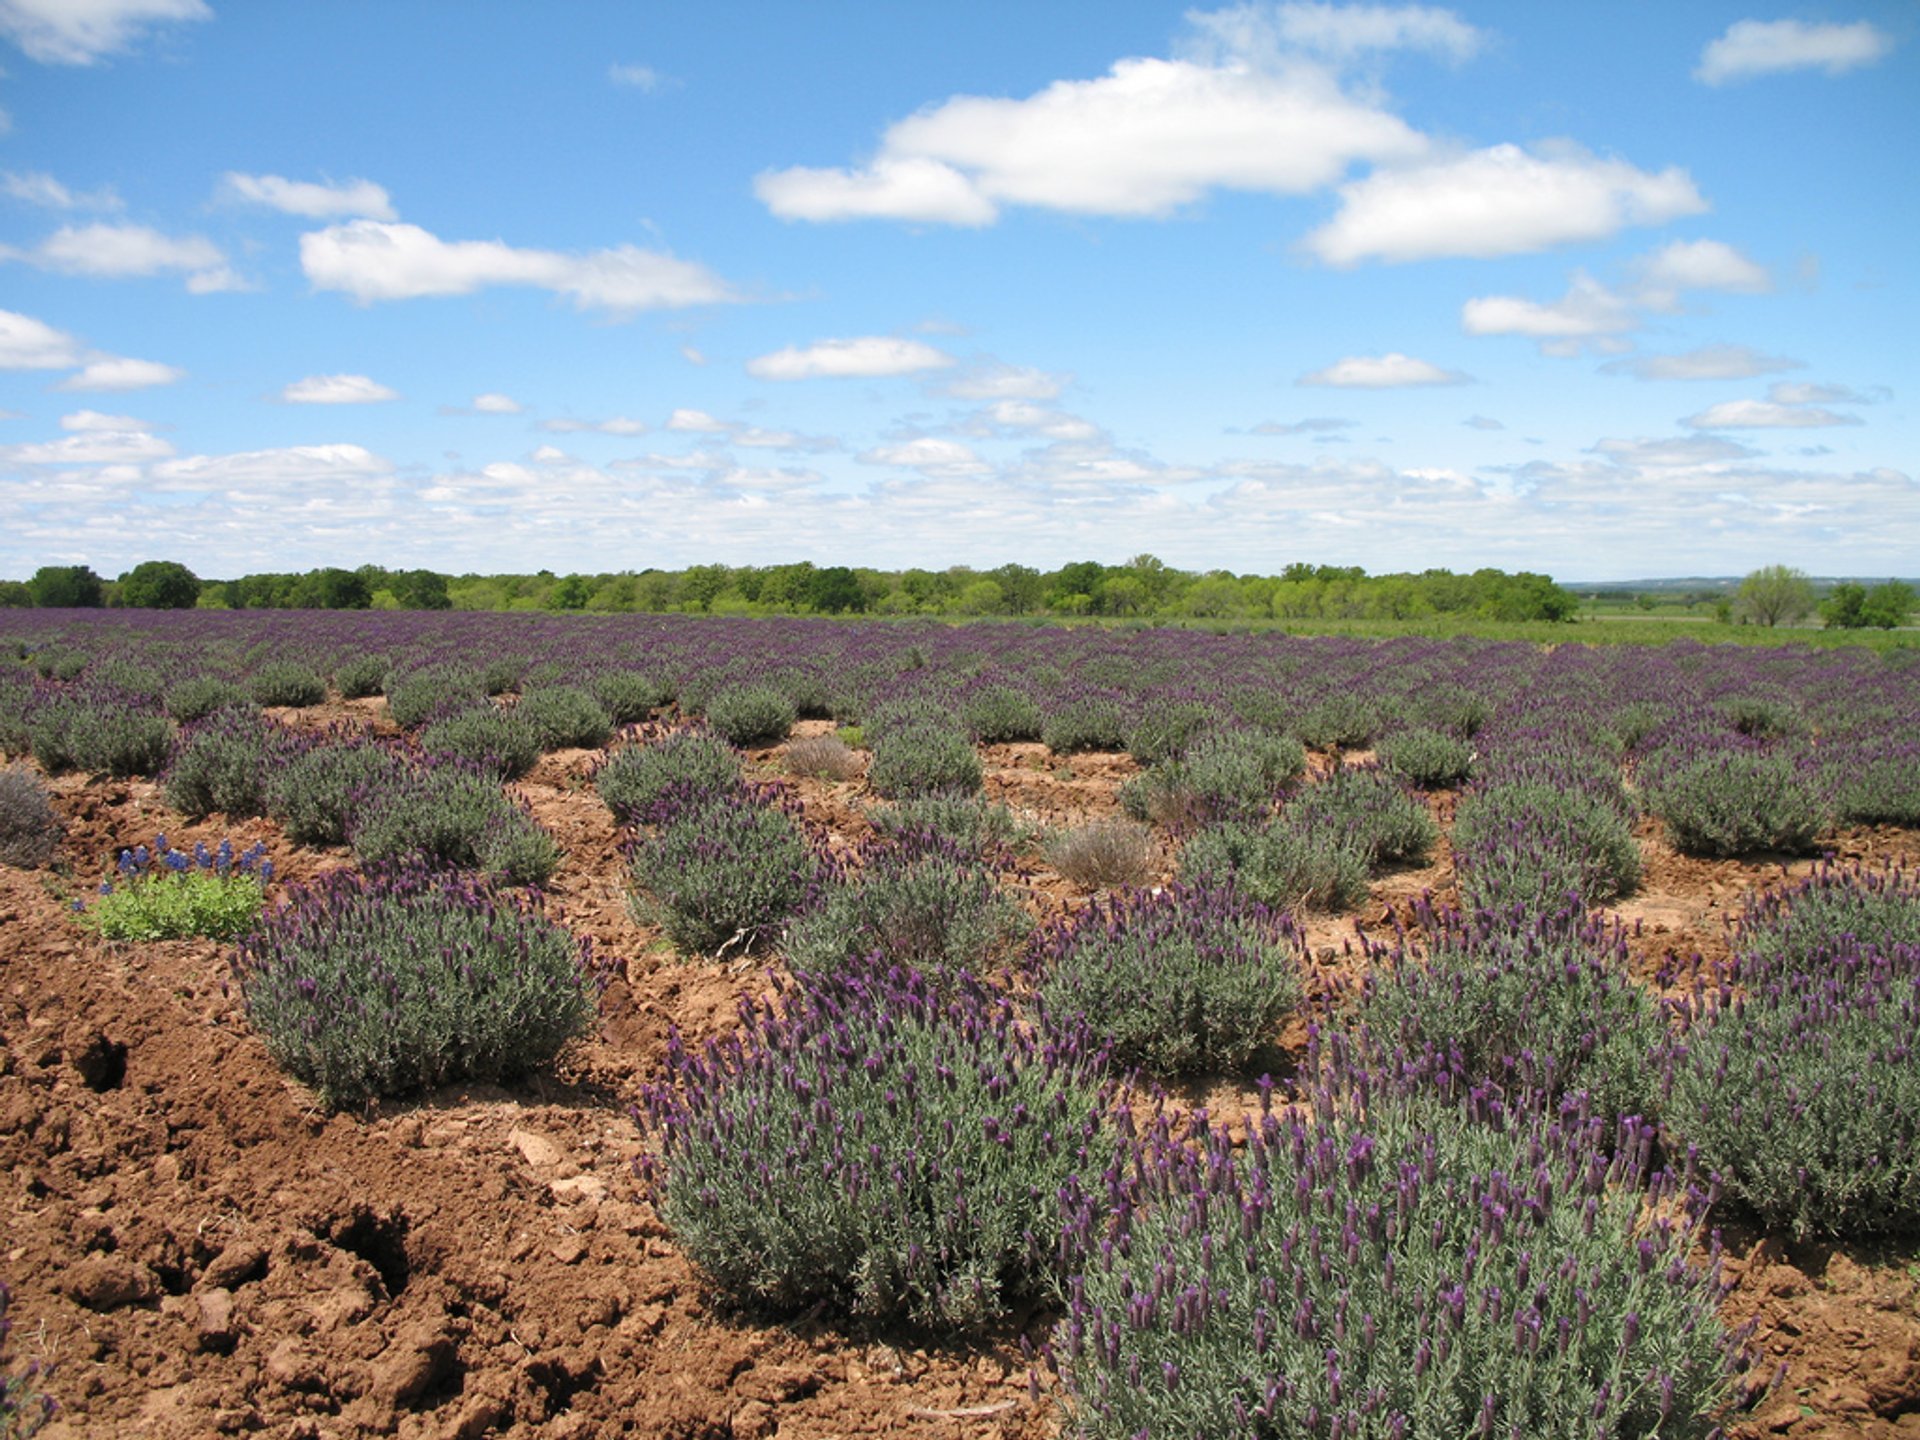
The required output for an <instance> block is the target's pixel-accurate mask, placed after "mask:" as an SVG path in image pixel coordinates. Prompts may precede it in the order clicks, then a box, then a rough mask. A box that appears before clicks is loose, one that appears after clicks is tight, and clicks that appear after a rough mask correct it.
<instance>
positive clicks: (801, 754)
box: [784, 735, 860, 780]
mask: <svg viewBox="0 0 1920 1440" xmlns="http://www.w3.org/2000/svg"><path fill="white" fill-rule="evenodd" d="M784 759H785V762H786V767H787V773H788V774H789V775H802V776H807V777H809V778H812V779H815V780H851V779H853V778H854V777H855V776H856V775H858V774H859V773H860V757H859V756H857V755H855V754H854V753H853V750H852V748H851V747H849V746H848V744H847V742H846V741H844V740H842V739H841V738H840V737H839V736H838V735H809V736H807V737H806V738H805V739H801V740H794V741H791V742H789V744H788V745H787V753H786V755H785V757H784Z"/></svg>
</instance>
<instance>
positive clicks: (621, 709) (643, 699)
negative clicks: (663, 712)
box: [587, 670, 673, 725]
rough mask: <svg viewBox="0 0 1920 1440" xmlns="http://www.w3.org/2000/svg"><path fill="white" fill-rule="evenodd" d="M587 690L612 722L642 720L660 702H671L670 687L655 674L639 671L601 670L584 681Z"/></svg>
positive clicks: (624, 723)
mask: <svg viewBox="0 0 1920 1440" xmlns="http://www.w3.org/2000/svg"><path fill="white" fill-rule="evenodd" d="M587 693H588V694H589V695H591V696H593V698H594V699H595V700H597V701H599V702H600V708H601V709H603V710H605V711H606V712H607V714H608V715H610V716H611V717H613V723H614V724H616V725H631V724H633V723H634V722H635V721H636V720H644V719H646V718H647V717H648V716H649V715H651V714H652V713H653V712H654V711H655V710H657V709H658V708H659V707H660V706H662V705H670V704H672V703H673V686H672V685H671V684H669V683H668V682H667V681H666V680H664V679H662V678H661V677H660V676H658V675H653V674H648V673H646V672H644V671H640V670H605V671H602V672H601V673H600V674H598V675H595V676H593V677H592V678H591V679H590V680H588V681H587Z"/></svg>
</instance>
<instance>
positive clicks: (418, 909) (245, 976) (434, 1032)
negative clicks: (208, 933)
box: [232, 866, 597, 1108]
mask: <svg viewBox="0 0 1920 1440" xmlns="http://www.w3.org/2000/svg"><path fill="white" fill-rule="evenodd" d="M232 963H233V972H234V976H235V978H236V980H237V981H238V984H239V987H240V993H241V995H242V997H243V998H244V1000H245V1002H246V1007H247V1015H248V1018H249V1019H250V1020H251V1021H252V1023H253V1025H254V1028H255V1029H257V1030H258V1031H259V1032H260V1033H261V1036H262V1038H263V1039H264V1040H265V1041H266V1045H267V1051H268V1053H269V1054H270V1055H272V1057H273V1059H274V1061H275V1062H276V1063H277V1064H279V1065H280V1066H281V1067H283V1068H284V1069H285V1070H287V1072H288V1073H290V1074H291V1075H293V1076H294V1078H296V1079H298V1080H300V1081H301V1082H302V1083H304V1084H307V1085H310V1086H312V1087H313V1088H314V1089H315V1090H316V1091H318V1092H319V1095H320V1098H321V1100H322V1101H323V1102H324V1103H325V1104H327V1105H329V1106H333V1107H335V1108H345V1107H349V1106H353V1105H358V1104H361V1103H363V1102H366V1101H369V1100H372V1099H374V1098H375V1097H378V1096H385V1095H405V1094H408V1093H411V1092H413V1091H416V1090H423V1089H430V1088H432V1087H434V1086H436V1085H444V1084H448V1083H450V1082H452V1081H456V1080H468V1079H472V1080H485V1081H498V1080H509V1079H512V1078H514V1077H516V1076H519V1075H522V1074H525V1073H526V1072H527V1071H530V1070H534V1069H538V1068H540V1067H542V1066H544V1065H546V1064H548V1063H550V1062H551V1061H552V1060H553V1058H554V1056H555V1055H557V1054H558V1053H559V1051H560V1049H561V1047H562V1046H563V1045H565V1044H566V1042H567V1041H569V1040H571V1039H573V1038H575V1037H576V1036H580V1035H584V1034H586V1033H587V1031H588V1030H589V1028H590V1027H591V1025H592V1023H593V1018H594V1012H595V1008H596V1000H597V988H596V984H595V976H594V972H593V966H592V957H591V951H590V948H589V945H588V943H587V942H586V941H584V940H580V939H576V938H575V937H574V936H572V935H570V934H568V933H567V932H566V931H565V930H564V929H562V928H561V927H560V926H558V925H556V924H554V923H553V922H552V921H550V920H548V919H547V918H546V917H545V916H544V915H543V914H542V913H541V912H540V909H539V907H538V905H537V904H536V903H535V902H533V901H531V900H529V899H527V898H526V897H525V896H523V895H509V894H505V893H502V892H500V891H498V890H495V889H494V888H492V887H491V886H489V885H488V884H487V883H485V882H484V881H479V880H475V879H472V878H471V877H467V876H461V875H455V874H449V873H446V872H441V871H433V870H428V869H424V868H421V867H419V866H407V867H401V868H398V869H384V870H380V871H377V872H375V873H373V874H369V875H358V874H354V873H353V872H350V871H336V872H334V873H333V874H331V875H328V876H326V877H324V878H323V879H321V880H320V881H318V882H317V883H315V884H314V885H311V886H308V887H304V888H301V889H298V890H296V891H295V893H294V894H293V895H292V896H291V897H290V898H289V900H288V902H287V903H286V904H285V905H283V906H281V907H280V908H279V909H278V910H276V911H275V912H274V913H273V914H272V915H270V916H269V917H268V918H267V920H266V922H265V923H264V924H263V925H262V926H261V928H260V930H259V932H258V933H256V934H254V935H251V936H249V937H247V938H246V939H245V940H243V941H242V942H241V943H240V947H239V949H238V951H237V953H236V954H235V956H234V958H233V962H232Z"/></svg>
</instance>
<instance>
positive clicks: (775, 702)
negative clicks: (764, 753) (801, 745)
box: [706, 685, 799, 747]
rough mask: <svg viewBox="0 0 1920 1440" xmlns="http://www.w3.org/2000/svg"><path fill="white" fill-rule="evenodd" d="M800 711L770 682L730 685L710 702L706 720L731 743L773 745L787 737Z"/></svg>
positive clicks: (716, 692) (715, 693) (716, 693)
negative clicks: (766, 683)
mask: <svg viewBox="0 0 1920 1440" xmlns="http://www.w3.org/2000/svg"><path fill="white" fill-rule="evenodd" d="M798 715H799V712H798V711H797V710H796V709H795V708H794V704H793V701H792V700H790V699H788V698H787V696H786V694H785V693H784V692H783V691H780V690H776V689H775V688H774V687H773V686H771V685H729V686H727V687H726V688H725V689H722V690H716V691H715V692H714V694H713V698H712V699H710V700H709V701H707V705H706V720H707V723H708V724H709V725H711V726H712V727H713V728H714V730H715V731H717V732H718V733H719V734H720V735H721V736H722V737H723V738H724V739H726V740H728V741H729V742H731V743H732V744H735V745H739V746H743V747H744V746H748V745H773V744H777V743H778V742H780V741H782V740H784V739H786V738H787V736H788V734H789V733H790V732H791V731H792V730H793V722H794V721H795V720H796V719H797V718H798Z"/></svg>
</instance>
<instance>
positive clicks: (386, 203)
mask: <svg viewBox="0 0 1920 1440" xmlns="http://www.w3.org/2000/svg"><path fill="white" fill-rule="evenodd" d="M220 194H221V195H222V197H223V198H225V199H228V200H234V201H238V202H240V203H242V204H247V205H264V206H266V207H267V208H268V209H269V210H278V211H279V212H280V213H281V214H283V215H300V216H304V217H306V218H307V219H309V220H331V219H334V218H336V217H341V216H345V217H353V216H361V217H364V218H366V219H369V220H391V219H393V218H394V209H393V201H392V199H391V198H390V197H389V196H388V195H387V192H386V190H385V189H384V188H382V187H381V186H379V185H376V184H374V183H373V181H371V180H343V181H341V182H340V183H339V184H332V183H328V182H323V181H313V180H288V179H286V178H285V177H284V176H280V175H242V174H240V173H239V172H238V171H236V170H229V171H228V172H227V173H226V174H225V175H223V176H221V178H220Z"/></svg>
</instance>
